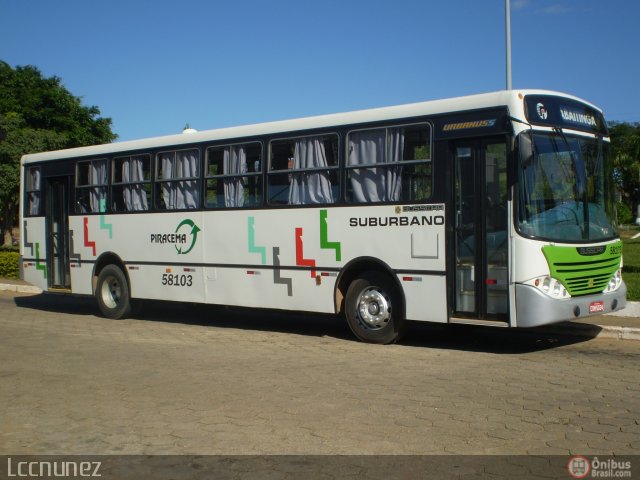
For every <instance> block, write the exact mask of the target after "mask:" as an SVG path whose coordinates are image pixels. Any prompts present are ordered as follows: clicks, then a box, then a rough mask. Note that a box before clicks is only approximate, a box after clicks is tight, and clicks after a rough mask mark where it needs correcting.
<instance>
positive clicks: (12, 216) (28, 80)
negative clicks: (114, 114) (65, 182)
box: [0, 60, 116, 232]
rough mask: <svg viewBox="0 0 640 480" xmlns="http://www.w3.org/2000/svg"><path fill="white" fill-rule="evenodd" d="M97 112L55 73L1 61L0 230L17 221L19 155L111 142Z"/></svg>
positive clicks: (112, 137) (106, 123)
mask: <svg viewBox="0 0 640 480" xmlns="http://www.w3.org/2000/svg"><path fill="white" fill-rule="evenodd" d="M99 115H100V110H99V109H98V107H85V106H83V105H82V103H81V99H80V98H79V97H76V96H74V95H72V94H71V93H70V92H69V91H68V90H67V89H66V88H65V87H64V86H63V85H62V82H61V80H60V79H59V78H58V77H50V78H44V77H43V76H42V73H41V72H40V71H39V70H38V69H37V68H36V67H33V66H26V67H16V68H15V69H13V68H11V67H10V66H9V65H8V64H7V63H5V62H3V61H1V60H0V229H2V230H3V231H5V232H6V231H10V230H11V227H12V226H14V225H16V224H17V220H18V194H19V190H20V185H19V182H20V158H21V157H22V155H24V154H26V153H34V152H42V151H46V150H56V149H61V148H72V147H79V146H84V145H93V144H98V143H108V142H111V141H113V140H115V138H116V135H115V134H114V133H113V132H112V131H111V119H110V118H101V117H99Z"/></svg>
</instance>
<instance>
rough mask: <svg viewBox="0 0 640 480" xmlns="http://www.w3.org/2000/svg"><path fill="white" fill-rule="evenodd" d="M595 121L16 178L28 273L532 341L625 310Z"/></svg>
mask: <svg viewBox="0 0 640 480" xmlns="http://www.w3.org/2000/svg"><path fill="white" fill-rule="evenodd" d="M608 149H609V138H608V133H607V127H606V123H605V120H604V117H603V115H602V112H601V111H600V110H599V109H597V108H596V107H594V106H593V105H591V104H589V103H586V102H584V101H582V100H580V99H578V98H575V97H572V96H568V95H564V94H560V93H556V92H549V91H540V90H522V91H501V92H496V93H488V94H482V95H473V96H467V97H461V98H453V99H448V100H439V101H430V102H424V103H416V104H411V105H402V106H394V107H388V108H377V109H372V110H364V111H356V112H350V113H341V114H334V115H323V116H317V117H310V118H303V119H298V120H288V121H279V122H271V123H263V124H258V125H250V126H241V127H233V128H224V129H218V130H210V131H202V132H196V133H190V134H179V135H173V136H167V137H161V138H152V139H146V140H139V141H127V142H121V143H113V144H108V145H98V146H91V147H83V148H76V149H69V150H62V151H55V152H46V153H38V154H33V155H25V156H24V157H23V159H22V169H21V176H22V178H21V180H22V194H21V197H22V206H21V214H22V217H21V226H22V236H21V238H22V241H21V272H22V277H23V278H24V279H25V280H27V281H28V282H30V283H32V284H34V285H37V286H39V287H41V288H42V289H43V290H44V291H45V292H58V293H59V292H63V293H69V294H79V295H91V296H95V298H96V299H97V302H98V305H99V308H100V310H101V312H102V314H103V315H104V316H106V317H110V318H116V319H117V318H122V317H126V316H128V315H130V313H131V309H132V304H133V303H134V302H136V301H137V300H141V299H152V300H153V299H157V300H170V301H176V302H200V303H206V304H222V305H230V306H243V307H252V308H265V309H282V310H292V311H302V312H321V313H331V314H339V315H342V316H343V317H344V318H345V319H346V321H347V322H348V324H349V327H350V328H351V330H352V331H353V333H354V334H355V336H356V337H357V338H359V339H360V340H363V341H366V342H374V343H390V342H394V341H396V340H397V339H398V338H399V336H400V335H401V333H402V332H403V329H404V327H405V325H406V322H407V321H421V322H436V323H469V324H482V325H490V326H504V327H534V326H538V325H544V324H549V323H553V322H558V321H562V320H568V319H573V318H578V317H583V316H588V315H593V314H602V313H607V312H611V311H614V310H617V309H621V308H623V307H624V306H625V303H626V287H625V284H624V282H623V281H622V278H621V267H622V265H621V264H622V243H621V241H620V239H619V237H618V232H617V225H616V216H615V207H614V198H613V194H614V186H613V183H612V162H611V159H610V157H609V156H608Z"/></svg>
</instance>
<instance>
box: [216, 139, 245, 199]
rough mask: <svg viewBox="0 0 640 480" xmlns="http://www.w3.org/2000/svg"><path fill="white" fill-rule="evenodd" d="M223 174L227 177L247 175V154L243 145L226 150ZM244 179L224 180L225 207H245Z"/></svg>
mask: <svg viewBox="0 0 640 480" xmlns="http://www.w3.org/2000/svg"><path fill="white" fill-rule="evenodd" d="M222 168H223V172H222V173H224V174H225V175H244V174H245V173H247V152H246V149H245V147H244V146H243V145H237V146H232V147H227V148H225V149H224V156H223V167H222ZM242 180H243V179H242V177H235V178H225V179H224V205H225V207H242V206H244V184H243V181H242Z"/></svg>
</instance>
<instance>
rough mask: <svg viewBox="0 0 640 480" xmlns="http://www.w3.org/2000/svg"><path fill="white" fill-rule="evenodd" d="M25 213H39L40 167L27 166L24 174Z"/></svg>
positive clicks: (31, 214) (30, 214)
mask: <svg viewBox="0 0 640 480" xmlns="http://www.w3.org/2000/svg"><path fill="white" fill-rule="evenodd" d="M25 182H26V188H25V212H24V214H25V215H29V216H35V215H40V190H41V183H40V167H30V168H27V172H26V174H25Z"/></svg>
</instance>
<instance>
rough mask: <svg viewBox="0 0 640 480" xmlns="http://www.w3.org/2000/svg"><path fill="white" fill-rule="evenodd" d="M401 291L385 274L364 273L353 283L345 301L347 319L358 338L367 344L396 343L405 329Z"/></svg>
mask: <svg viewBox="0 0 640 480" xmlns="http://www.w3.org/2000/svg"><path fill="white" fill-rule="evenodd" d="M401 303H402V302H401V298H400V295H399V294H398V288H397V287H396V286H395V285H394V283H393V282H392V280H391V279H390V278H389V277H388V276H387V275H384V274H382V273H378V272H365V273H364V274H362V275H361V276H359V277H357V278H356V279H355V280H353V281H352V282H351V284H350V285H349V288H348V289H347V295H346V298H345V305H344V308H345V317H346V319H347V323H348V324H349V328H351V331H352V332H353V333H354V335H355V336H356V337H358V338H359V339H360V340H362V341H364V342H368V343H380V344H389V343H394V342H396V341H397V340H398V339H399V338H400V336H401V333H402V330H403V323H404V319H403V314H402V305H401Z"/></svg>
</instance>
